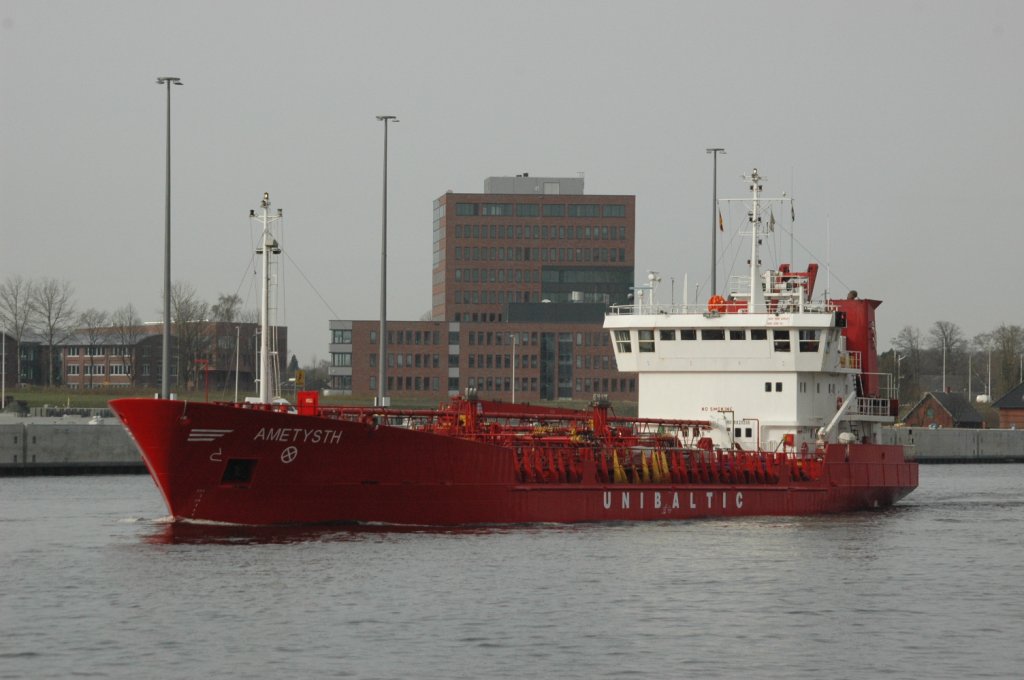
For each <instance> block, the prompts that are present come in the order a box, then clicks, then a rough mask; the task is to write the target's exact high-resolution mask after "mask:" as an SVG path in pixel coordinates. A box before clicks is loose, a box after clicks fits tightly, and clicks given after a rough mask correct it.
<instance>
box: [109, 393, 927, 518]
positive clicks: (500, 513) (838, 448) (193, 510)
mask: <svg viewBox="0 0 1024 680" xmlns="http://www.w3.org/2000/svg"><path fill="white" fill-rule="evenodd" d="M111 407H112V408H113V409H114V411H115V412H116V413H117V414H118V416H119V417H120V418H121V420H122V422H123V423H124V425H125V427H126V428H127V429H128V431H129V433H130V434H131V436H132V438H133V439H134V441H135V443H136V444H137V446H138V448H139V451H140V453H141V455H142V458H143V460H144V461H145V463H146V466H147V468H148V469H149V472H150V474H151V475H152V477H153V479H154V481H155V482H156V485H157V487H158V488H159V489H160V492H161V493H162V495H163V497H164V500H165V502H166V505H167V507H168V510H169V512H170V514H171V515H172V516H173V517H174V518H175V519H179V520H203V521H217V522H230V523H239V524H256V525H267V524H292V523H323V522H363V523H383V524H410V525H432V526H439V525H440V526H445V525H471V524H511V523H531V522H564V523H573V522H603V521H637V520H681V519H695V518H703V517H735V516H749V515H810V514H820V513H834V512H848V511H855V510H862V509H871V508H879V507H886V506H890V505H892V504H893V503H895V502H897V501H898V500H899V499H900V498H902V497H903V496H905V495H906V494H908V493H910V492H911V491H912V490H913V489H914V488H915V487H916V486H917V481H918V480H917V476H918V475H917V465H916V463H909V462H906V461H904V459H903V454H902V450H901V449H900V448H899V447H892V446H881V445H873V444H851V445H830V446H829V447H828V448H827V449H826V450H825V451H824V452H823V455H822V456H821V457H820V458H821V460H820V464H819V465H820V474H819V475H818V476H817V478H816V479H813V480H801V479H780V480H776V481H774V482H773V483H768V482H760V483H759V482H756V481H752V482H751V483H727V482H724V481H723V482H709V483H684V484H678V483H677V484H673V483H652V482H647V483H636V484H628V483H627V484H609V483H602V482H600V481H599V478H598V474H597V470H596V466H595V465H594V463H593V461H591V462H590V463H589V464H584V465H583V467H582V470H581V474H580V476H579V479H578V480H577V481H574V482H565V483H561V482H557V481H545V482H535V481H523V479H522V474H521V471H520V470H518V469H517V465H516V457H515V451H514V447H508V446H498V445H495V444H489V443H485V442H482V441H479V440H475V439H472V438H462V437H457V436H451V435H446V434H438V433H433V432H426V431H417V430H413V429H407V428H402V427H390V426H376V425H375V424H374V423H372V422H359V421H349V420H340V419H335V418H328V417H321V416H316V415H312V416H310V415H296V414H293V413H285V412H272V411H265V410H253V409H245V408H239V407H237V406H233V405H224V404H209V403H191V402H181V401H174V400H156V399H118V400H114V401H112V402H111Z"/></svg>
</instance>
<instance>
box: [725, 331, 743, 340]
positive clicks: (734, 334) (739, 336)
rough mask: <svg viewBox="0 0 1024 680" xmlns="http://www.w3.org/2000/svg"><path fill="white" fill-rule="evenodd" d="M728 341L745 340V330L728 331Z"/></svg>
mask: <svg viewBox="0 0 1024 680" xmlns="http://www.w3.org/2000/svg"><path fill="white" fill-rule="evenodd" d="M729 339H730V340H746V339H747V332H746V331H745V330H731V331H729Z"/></svg>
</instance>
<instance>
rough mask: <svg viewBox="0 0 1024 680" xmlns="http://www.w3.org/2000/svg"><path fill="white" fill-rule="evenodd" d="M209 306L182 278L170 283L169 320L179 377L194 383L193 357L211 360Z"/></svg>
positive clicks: (195, 371) (186, 383)
mask: <svg viewBox="0 0 1024 680" xmlns="http://www.w3.org/2000/svg"><path fill="white" fill-rule="evenodd" d="M209 315H210V305H209V304H208V303H206V302H203V301H202V300H200V299H199V297H198V295H197V293H196V289H195V287H193V286H191V285H190V284H187V283H184V282H182V281H178V282H175V283H174V285H172V286H171V322H172V324H173V328H174V335H175V337H176V338H177V347H178V354H177V359H178V379H179V381H181V380H183V381H184V383H183V384H184V385H186V386H189V385H194V384H195V381H196V377H197V375H198V373H197V370H196V359H207V360H209V359H210V356H209V355H210V333H209V322H208V318H209Z"/></svg>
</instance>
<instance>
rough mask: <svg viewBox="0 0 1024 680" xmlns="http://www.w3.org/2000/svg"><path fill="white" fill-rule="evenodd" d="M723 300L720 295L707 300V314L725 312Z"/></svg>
mask: <svg viewBox="0 0 1024 680" xmlns="http://www.w3.org/2000/svg"><path fill="white" fill-rule="evenodd" d="M725 305H726V303H725V298H724V297H722V296H721V295H712V296H711V298H710V299H709V300H708V311H709V312H723V311H725Z"/></svg>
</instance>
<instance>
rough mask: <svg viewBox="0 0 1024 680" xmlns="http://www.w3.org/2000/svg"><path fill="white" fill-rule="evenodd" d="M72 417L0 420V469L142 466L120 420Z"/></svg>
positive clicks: (87, 470)
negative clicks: (94, 422)
mask: <svg viewBox="0 0 1024 680" xmlns="http://www.w3.org/2000/svg"><path fill="white" fill-rule="evenodd" d="M61 420H62V421H63V420H71V419H61ZM77 420H79V419H73V420H71V422H53V421H52V420H47V421H40V420H36V419H31V418H30V419H23V418H19V419H16V420H14V421H12V420H8V419H5V420H3V421H0V475H6V476H13V475H45V474H95V473H114V472H121V473H130V472H145V471H146V467H145V464H144V463H143V462H142V457H141V456H140V455H139V452H138V449H136V448H135V444H134V442H132V440H131V437H129V436H128V433H127V432H126V431H125V429H124V428H123V427H122V426H121V424H120V423H119V422H117V421H116V420H109V421H106V422H101V423H98V424H93V425H90V424H88V421H82V422H75V421H77Z"/></svg>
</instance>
